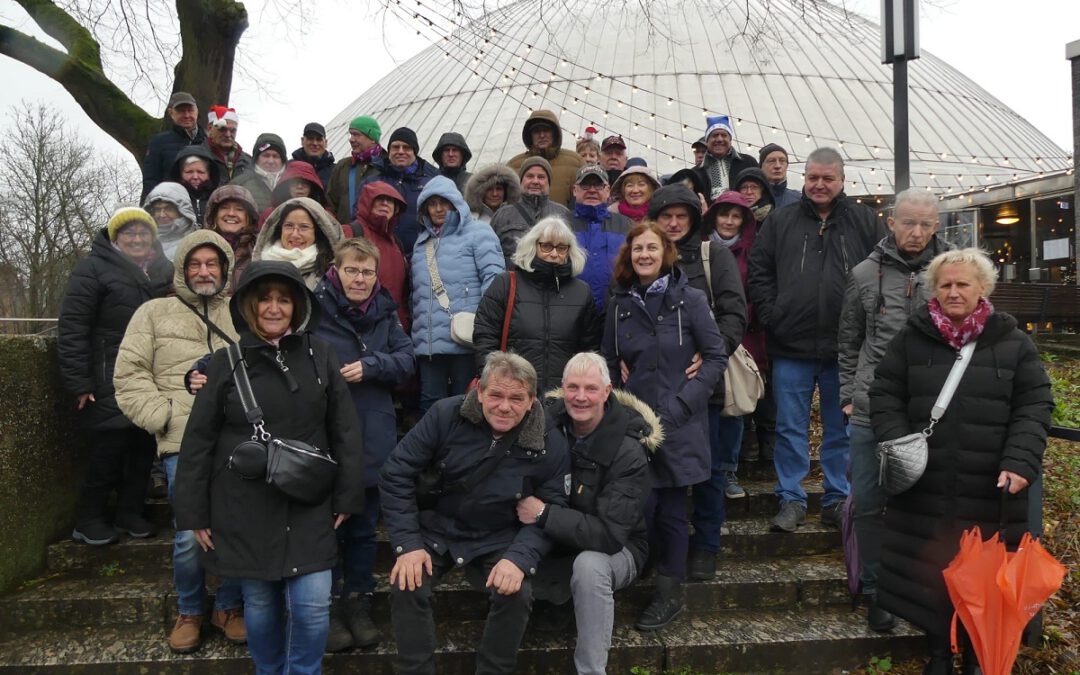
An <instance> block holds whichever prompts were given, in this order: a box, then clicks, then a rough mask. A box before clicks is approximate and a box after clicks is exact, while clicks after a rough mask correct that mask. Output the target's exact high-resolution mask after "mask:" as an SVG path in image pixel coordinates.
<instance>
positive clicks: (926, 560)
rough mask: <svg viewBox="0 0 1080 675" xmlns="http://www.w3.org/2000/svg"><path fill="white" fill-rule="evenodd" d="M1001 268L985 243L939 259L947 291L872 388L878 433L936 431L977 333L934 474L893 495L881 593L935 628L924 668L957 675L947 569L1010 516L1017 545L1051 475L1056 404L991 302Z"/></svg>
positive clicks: (935, 453)
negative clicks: (1047, 466)
mask: <svg viewBox="0 0 1080 675" xmlns="http://www.w3.org/2000/svg"><path fill="white" fill-rule="evenodd" d="M995 277H996V272H995V270H994V266H993V263H991V262H990V260H989V258H988V257H987V256H986V254H985V253H983V252H982V251H980V250H979V249H972V248H969V249H962V250H958V251H950V252H947V253H943V254H941V255H939V256H937V257H936V258H935V259H934V260H933V261H932V262H931V263H930V266H929V268H928V269H927V281H928V284H929V286H930V287H931V288H933V289H934V293H935V297H934V298H932V299H931V300H930V302H929V303H928V304H927V306H924V307H922V308H920V309H919V310H917V311H916V312H915V313H914V314H913V315H912V317H911V318H910V319H909V320H908V323H907V325H906V326H905V327H904V328H903V329H902V330H901V331H900V333H899V334H898V335H897V336H896V338H895V339H894V340H893V341H892V342H891V343H890V344H889V347H888V350H887V351H886V352H885V356H884V357H883V358H882V360H881V363H880V364H879V365H878V367H877V371H876V378H875V380H874V382H873V383H872V384H871V386H870V421H871V424H872V425H873V428H874V435H875V436H876V437H877V440H878V441H887V440H892V439H894V438H899V437H900V436H904V435H906V434H909V433H913V432H915V431H918V430H921V429H925V428H926V427H927V425H928V423H929V419H930V409H931V408H932V407H933V405H934V402H935V401H936V400H937V397H938V394H939V393H940V392H941V388H942V386H943V385H944V383H945V378H946V377H947V376H948V374H949V371H950V370H951V369H952V366H953V364H954V363H955V362H956V358H957V353H958V351H959V350H960V348H961V347H962V346H963V345H964V344H966V343H968V342H971V341H973V340H974V341H976V343H975V344H976V347H975V352H974V354H973V355H972V359H971V362H970V364H969V365H968V367H967V370H966V371H965V372H964V376H963V378H962V379H961V380H960V384H959V387H958V388H957V390H956V394H955V395H954V396H953V399H952V401H951V403H950V404H949V406H948V408H947V410H946V412H945V414H944V416H943V417H942V418H941V420H940V421H939V422H938V423H937V424H936V425H935V426H934V430H933V434H932V435H931V436H930V439H929V445H930V453H929V462H928V464H927V467H926V472H925V473H924V474H923V476H922V478H920V479H919V481H918V482H917V483H915V485H914V486H913V487H912V488H911V489H910V490H908V491H907V492H904V493H902V494H899V495H897V496H895V497H892V498H890V499H889V502H888V505H887V507H886V511H885V526H886V532H885V535H884V543H883V547H882V555H881V563H882V568H881V575H880V577H879V580H878V593H877V594H878V597H877V602H878V605H879V606H880V607H882V608H884V609H885V610H887V611H890V612H892V613H894V614H896V615H898V616H900V617H902V618H904V619H907V620H908V621H910V622H912V623H914V624H916V625H917V626H920V627H921V628H923V629H924V630H925V631H926V633H927V636H928V639H929V640H930V644H929V646H930V655H931V659H930V662H929V663H928V664H927V666H926V670H925V671H924V672H925V673H928V674H931V675H937V674H939V673H940V674H945V673H952V672H953V670H952V658H951V655H950V654H949V638H948V629H949V622H950V619H951V617H952V613H953V608H952V605H951V603H950V601H949V596H948V593H947V591H946V589H945V582H944V579H943V577H942V574H941V572H942V570H943V569H944V568H945V567H946V566H947V565H948V564H949V562H950V561H951V560H952V559H953V557H955V555H956V553H957V551H958V550H959V542H960V535H961V533H962V532H963V531H964V530H966V529H969V528H971V527H972V526H975V525H978V526H979V527H980V528H981V530H982V532H983V535H984V536H985V537H989V536H990V535H991V534H992V533H994V532H996V531H997V530H998V529H999V528H1000V527H1001V526H1002V524H1004V527H1005V529H1004V536H1005V540H1006V542H1007V543H1008V545H1009V546H1010V547H1015V546H1016V544H1017V543H1018V542H1019V541H1020V538H1021V536H1022V535H1023V533H1024V532H1025V531H1026V530H1027V529H1028V504H1027V501H1028V491H1027V489H1026V488H1027V486H1028V485H1030V484H1031V483H1032V482H1034V481H1035V480H1036V479H1037V478H1038V477H1039V474H1040V472H1041V467H1042V455H1043V450H1044V449H1045V447H1046V433H1047V429H1048V428H1049V425H1050V414H1051V411H1052V410H1053V407H1054V403H1053V398H1052V396H1051V393H1050V381H1049V379H1048V378H1047V376H1046V372H1045V371H1044V370H1043V367H1042V363H1041V362H1040V360H1039V355H1038V352H1037V351H1036V349H1035V345H1034V344H1032V342H1031V339H1030V338H1029V337H1028V336H1027V335H1026V334H1025V333H1024V332H1023V331H1021V330H1019V329H1018V328H1017V327H1016V320H1015V319H1014V318H1013V317H1011V316H1009V315H1008V314H1004V313H999V312H994V308H993V306H992V305H991V304H990V302H989V301H988V300H987V299H986V298H987V297H988V296H989V295H990V293H991V292H992V291H993V288H994V279H995ZM1003 489H1006V490H1007V491H1008V495H1007V499H1006V500H1005V502H1004V505H1003V502H1002V492H1001V491H1002V490H1003ZM975 665H976V664H975V659H974V658H973V657H972V655H971V653H970V650H969V649H968V650H966V653H965V656H964V672H965V673H974V672H976V671H975V670H974V668H975Z"/></svg>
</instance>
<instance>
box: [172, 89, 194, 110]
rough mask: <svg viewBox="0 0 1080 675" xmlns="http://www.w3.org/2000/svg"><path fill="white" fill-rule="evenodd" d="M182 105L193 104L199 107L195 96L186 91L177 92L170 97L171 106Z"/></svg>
mask: <svg viewBox="0 0 1080 675" xmlns="http://www.w3.org/2000/svg"><path fill="white" fill-rule="evenodd" d="M181 105H193V106H195V107H196V108H197V107H199V106H198V104H197V103H195V97H194V96H192V95H191V94H189V93H187V92H186V91H178V92H175V93H174V94H173V95H172V96H170V97H169V107H170V108H175V107H177V106H181Z"/></svg>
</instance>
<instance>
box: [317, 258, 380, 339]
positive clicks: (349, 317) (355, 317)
mask: <svg viewBox="0 0 1080 675" xmlns="http://www.w3.org/2000/svg"><path fill="white" fill-rule="evenodd" d="M323 278H324V279H326V281H327V288H328V289H329V291H330V297H331V298H333V299H334V304H335V305H337V309H338V314H340V315H341V316H343V317H345V320H346V321H348V322H349V325H350V326H352V327H353V330H355V331H356V332H357V334H359V333H360V331H361V329H362V328H363V324H364V317H365V316H366V315H367V313H368V310H369V309H371V305H372V304H373V303H374V302H375V296H376V295H378V294H379V291H381V290H382V284H380V283H379V280H378V279H376V280H375V287H374V288H372V289H371V295H369V296H368V297H367V300H364V301H363V302H361V303H360V304H356V303H354V302H352V301H351V300H349V298H347V297H346V296H345V287H344V286H342V284H341V277H340V276H339V275H338V271H337V266H336V265H331V266H330V267H328V268H327V270H326V276H325V277H323Z"/></svg>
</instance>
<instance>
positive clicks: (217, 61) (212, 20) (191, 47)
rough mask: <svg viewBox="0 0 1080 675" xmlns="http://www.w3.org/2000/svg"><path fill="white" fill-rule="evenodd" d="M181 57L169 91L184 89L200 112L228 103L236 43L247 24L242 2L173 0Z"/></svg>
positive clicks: (204, 113)
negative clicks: (177, 23)
mask: <svg viewBox="0 0 1080 675" xmlns="http://www.w3.org/2000/svg"><path fill="white" fill-rule="evenodd" d="M176 14H177V18H178V19H179V20H180V37H181V40H182V43H183V53H184V55H183V57H182V58H181V59H180V62H179V63H177V64H176V69H175V71H174V72H175V75H176V78H175V80H174V81H173V91H186V92H188V93H189V94H191V95H192V96H194V97H195V100H196V101H198V103H199V111H200V113H201V115H202V120H200V123H204V122H203V120H205V119H206V111H207V110H209V108H210V106H212V105H228V103H229V92H230V91H231V90H232V77H233V64H234V62H235V61H236V46H237V44H239V42H240V36H241V35H243V34H244V31H245V30H247V27H248V15H247V10H246V9H245V8H244V5H243V4H241V3H239V2H235V1H234V0H176Z"/></svg>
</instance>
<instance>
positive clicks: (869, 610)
mask: <svg viewBox="0 0 1080 675" xmlns="http://www.w3.org/2000/svg"><path fill="white" fill-rule="evenodd" d="M864 600H865V602H866V625H867V626H868V627H869V628H870V630H872V631H874V632H876V633H888V632H889V631H891V630H892V629H893V628H896V617H895V616H893V615H892V614H891V613H889V612H887V611H885V610H884V609H882V608H881V607H878V604H877V594H876V593H867V594H866V596H865V598H864Z"/></svg>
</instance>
